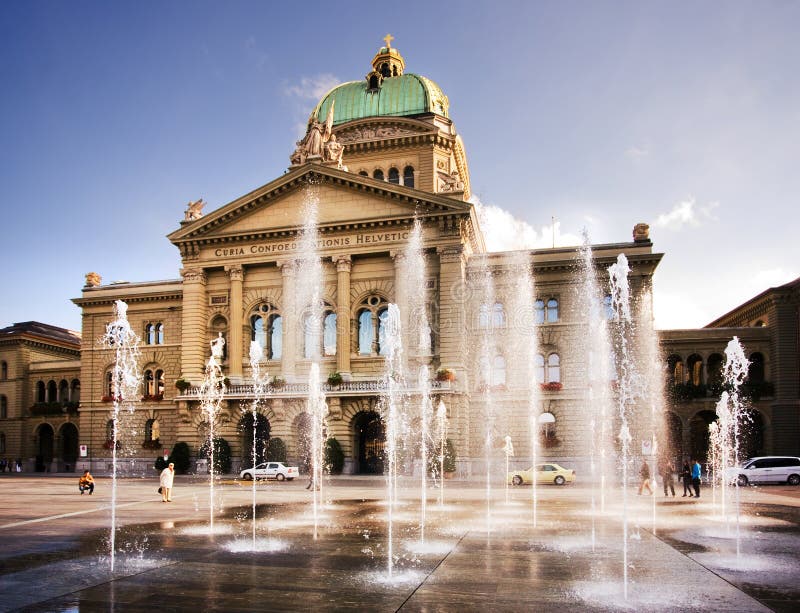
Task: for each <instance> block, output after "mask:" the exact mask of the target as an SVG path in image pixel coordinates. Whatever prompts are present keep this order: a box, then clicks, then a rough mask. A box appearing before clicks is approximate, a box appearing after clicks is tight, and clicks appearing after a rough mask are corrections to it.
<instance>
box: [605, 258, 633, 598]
mask: <svg viewBox="0 0 800 613" xmlns="http://www.w3.org/2000/svg"><path fill="white" fill-rule="evenodd" d="M628 273H630V267H629V266H628V258H626V257H625V254H623V253H621V254H619V255H618V256H617V263H616V264H613V265H611V266H609V267H608V276H609V287H610V289H611V303H612V306H613V308H614V316H615V323H616V326H615V330H614V332H615V335H614V336H615V338H614V341H615V343H614V345H615V358H616V366H617V370H618V372H619V388H618V390H617V416H618V418H619V424H620V425H619V441H620V447H621V461H622V518H623V519H622V535H623V536H622V564H623V585H624V595H625V599H626V600H627V598H628V462H629V460H630V443H631V440H632V437H631V432H630V427H629V425H628V415H629V412H630V408H631V406H632V405H633V403H634V399H635V397H636V389H637V387H638V386H639V384H640V382H639V381H638V373H637V372H636V368H635V361H634V358H633V356H632V355H631V353H632V351H631V349H632V348H631V346H630V345H631V342H630V341H631V336H632V329H633V320H632V318H631V306H630V286H629V284H628Z"/></svg>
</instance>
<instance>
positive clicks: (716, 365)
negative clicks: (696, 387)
mask: <svg viewBox="0 0 800 613" xmlns="http://www.w3.org/2000/svg"><path fill="white" fill-rule="evenodd" d="M723 362H724V358H723V357H722V354H719V353H712V354H711V355H710V356H708V366H707V371H708V373H707V376H708V384H709V385H710V386H712V387H718V386H720V385H722V364H723ZM712 391H714V392H715V393H717V392H718V391H721V390H712Z"/></svg>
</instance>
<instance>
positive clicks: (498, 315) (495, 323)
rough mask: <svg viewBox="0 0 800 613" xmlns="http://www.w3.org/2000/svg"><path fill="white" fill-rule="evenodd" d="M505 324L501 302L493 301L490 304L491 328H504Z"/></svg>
mask: <svg viewBox="0 0 800 613" xmlns="http://www.w3.org/2000/svg"><path fill="white" fill-rule="evenodd" d="M505 325H506V312H505V309H504V308H503V303H502V302H495V303H494V305H493V306H492V328H493V329H495V330H496V329H498V328H504V327H505Z"/></svg>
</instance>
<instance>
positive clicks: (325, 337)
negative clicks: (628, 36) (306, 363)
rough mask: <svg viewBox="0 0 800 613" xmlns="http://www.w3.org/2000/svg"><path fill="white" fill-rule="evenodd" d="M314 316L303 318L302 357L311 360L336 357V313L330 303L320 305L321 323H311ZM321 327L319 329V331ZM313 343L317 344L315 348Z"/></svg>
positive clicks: (309, 314)
mask: <svg viewBox="0 0 800 613" xmlns="http://www.w3.org/2000/svg"><path fill="white" fill-rule="evenodd" d="M313 319H314V314H313V313H306V314H305V316H304V317H303V322H304V323H303V340H304V344H303V346H304V352H303V354H304V356H305V357H306V358H309V359H311V358H313V357H315V356H317V355H318V354H319V352H320V351H322V355H336V313H335V311H334V308H333V306H331V304H330V303H328V302H324V303H323V304H322V321H321V322H320V321H316V322H315V321H313ZM320 327H321V329H320ZM314 343H318V345H317V346H316V347H315V346H314Z"/></svg>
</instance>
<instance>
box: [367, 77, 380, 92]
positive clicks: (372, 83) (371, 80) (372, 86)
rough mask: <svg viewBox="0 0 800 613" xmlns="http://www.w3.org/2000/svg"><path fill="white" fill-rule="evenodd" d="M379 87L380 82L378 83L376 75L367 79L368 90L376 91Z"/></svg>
mask: <svg viewBox="0 0 800 613" xmlns="http://www.w3.org/2000/svg"><path fill="white" fill-rule="evenodd" d="M379 87H380V82H379V81H378V75H376V74H374V75H372V76H370V78H369V88H370V89H378V88H379Z"/></svg>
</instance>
